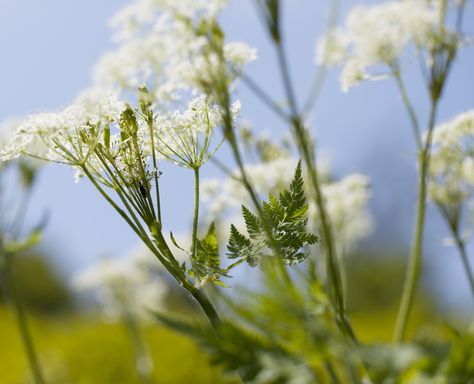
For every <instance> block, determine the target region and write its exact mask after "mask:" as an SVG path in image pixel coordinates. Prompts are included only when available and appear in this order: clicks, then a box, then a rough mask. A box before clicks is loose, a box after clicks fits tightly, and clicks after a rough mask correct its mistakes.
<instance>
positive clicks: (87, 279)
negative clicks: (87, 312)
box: [73, 252, 168, 320]
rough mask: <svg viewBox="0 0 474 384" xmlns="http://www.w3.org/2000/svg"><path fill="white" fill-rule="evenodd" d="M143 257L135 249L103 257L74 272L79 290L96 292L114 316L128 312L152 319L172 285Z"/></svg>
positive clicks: (101, 302) (110, 315)
mask: <svg viewBox="0 0 474 384" xmlns="http://www.w3.org/2000/svg"><path fill="white" fill-rule="evenodd" d="M147 256H150V258H151V257H152V256H151V255H147ZM143 260H144V258H142V257H137V256H136V253H135V252H134V253H132V254H131V255H128V256H127V257H125V258H121V259H103V260H100V262H98V263H96V264H94V265H91V266H90V267H89V268H87V269H85V270H83V271H81V272H79V273H78V274H77V275H76V276H74V278H73V287H74V289H75V290H77V291H78V292H85V291H93V292H95V297H96V299H97V300H98V302H99V303H100V305H101V309H102V310H103V312H104V315H105V316H106V317H107V318H108V319H110V320H118V319H120V318H122V317H123V316H125V315H128V314H132V315H134V316H138V317H140V318H141V319H144V320H148V319H150V311H152V310H157V309H161V308H162V307H163V306H164V299H165V297H166V294H167V292H168V287H167V284H166V282H165V281H164V280H163V279H162V277H160V275H159V274H158V273H157V272H158V271H159V269H155V268H150V265H152V264H149V263H143ZM156 264H157V265H159V263H158V262H157V263H156Z"/></svg>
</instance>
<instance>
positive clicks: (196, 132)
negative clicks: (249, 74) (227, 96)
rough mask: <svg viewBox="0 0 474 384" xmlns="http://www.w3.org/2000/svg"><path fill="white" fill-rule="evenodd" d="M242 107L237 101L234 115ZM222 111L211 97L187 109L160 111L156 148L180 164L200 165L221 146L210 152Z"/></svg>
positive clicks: (192, 104) (200, 98)
mask: <svg viewBox="0 0 474 384" xmlns="http://www.w3.org/2000/svg"><path fill="white" fill-rule="evenodd" d="M239 110H240V102H238V101H237V102H236V103H234V104H233V106H232V108H231V113H232V116H233V118H235V117H236V116H237V114H238V112H239ZM223 114H224V112H223V111H222V109H221V108H220V107H218V106H217V105H215V104H212V103H211V100H210V98H209V97H208V96H200V97H198V98H195V99H193V100H192V101H191V102H190V103H189V104H188V108H187V109H186V110H185V111H184V112H179V111H175V112H171V113H161V114H158V115H157V117H156V120H155V125H156V129H155V131H154V136H155V142H156V150H157V151H158V152H159V153H160V154H161V155H162V156H164V157H165V158H167V159H169V160H170V161H172V162H173V163H175V164H177V165H180V166H182V167H185V168H199V167H200V166H201V165H203V164H204V163H205V162H206V161H207V160H208V159H209V158H210V157H211V156H212V155H213V154H214V153H215V152H216V151H217V149H218V148H219V146H220V144H218V145H217V146H216V147H215V148H214V149H213V150H212V151H210V146H211V143H212V138H213V135H214V128H215V127H216V126H219V125H221V124H222V123H223V118H224V116H223Z"/></svg>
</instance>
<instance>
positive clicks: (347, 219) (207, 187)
mask: <svg viewBox="0 0 474 384" xmlns="http://www.w3.org/2000/svg"><path fill="white" fill-rule="evenodd" d="M296 164H297V161H296V159H294V158H292V157H281V158H276V159H274V160H271V161H268V162H264V163H259V164H252V165H246V166H245V169H246V171H247V174H248V177H249V179H250V181H251V182H252V183H253V185H254V186H255V189H256V190H257V192H258V193H259V194H260V195H261V196H264V195H265V194H268V193H271V192H272V193H275V192H278V191H279V190H281V189H282V188H284V187H287V186H288V184H289V183H290V181H291V178H292V176H293V174H294V171H295V168H296ZM318 171H319V174H320V177H321V180H322V181H323V194H324V197H325V201H326V208H327V212H328V215H329V218H330V220H331V224H332V226H333V229H334V235H335V239H336V240H337V243H338V244H339V245H340V246H341V247H342V249H343V250H348V249H349V247H350V246H351V245H353V244H354V243H355V242H356V241H358V240H360V239H362V238H364V237H365V236H367V235H368V234H369V233H370V231H371V230H372V218H371V215H370V213H369V211H368V201H369V198H370V187H369V180H368V178H367V177H365V176H363V175H359V174H352V175H349V176H347V177H345V178H343V179H342V180H340V181H337V182H332V181H330V178H329V167H328V166H327V164H324V163H322V164H319V166H318ZM239 175H240V174H239V172H238V171H236V172H234V174H233V177H228V178H227V179H225V180H221V179H207V180H204V181H203V183H202V193H203V197H204V201H206V202H207V209H208V212H209V214H208V217H209V220H213V219H215V218H221V219H225V220H224V224H225V223H227V222H228V221H231V222H232V223H233V224H234V225H236V226H237V227H239V225H242V227H243V221H242V219H241V214H240V208H241V206H242V204H244V205H247V206H249V207H250V206H251V204H252V203H251V201H250V199H249V196H248V192H247V191H246V189H245V188H244V186H243V185H242V183H241V181H239V179H238V178H239ZM309 201H310V204H309V205H310V211H309V212H310V221H311V223H312V224H313V225H314V227H315V229H316V228H317V227H319V220H318V211H317V209H316V207H315V205H314V203H313V201H312V200H311V199H309Z"/></svg>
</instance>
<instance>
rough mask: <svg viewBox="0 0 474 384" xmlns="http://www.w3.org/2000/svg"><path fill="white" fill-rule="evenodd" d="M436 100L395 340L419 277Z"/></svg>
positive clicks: (424, 152)
mask: <svg viewBox="0 0 474 384" xmlns="http://www.w3.org/2000/svg"><path fill="white" fill-rule="evenodd" d="M436 111H437V101H436V100H432V103H431V111H430V119H429V123H428V134H427V137H426V143H425V145H424V147H423V148H422V150H421V151H420V153H419V155H418V164H419V167H420V177H419V181H418V203H417V214H416V222H415V231H414V234H413V247H412V250H411V253H410V259H409V262H408V267H407V272H406V276H405V283H404V285H403V293H402V299H401V303H400V309H399V312H398V316H397V321H396V325H395V334H394V339H395V341H397V342H399V341H401V340H403V338H404V336H405V332H406V326H407V323H408V318H409V316H410V313H411V310H412V307H413V301H414V298H415V293H416V289H417V287H418V282H419V279H420V271H421V256H422V249H423V229H424V223H425V211H426V195H427V187H428V169H429V160H430V150H431V140H432V133H433V129H434V125H435V120H436Z"/></svg>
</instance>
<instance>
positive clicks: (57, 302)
mask: <svg viewBox="0 0 474 384" xmlns="http://www.w3.org/2000/svg"><path fill="white" fill-rule="evenodd" d="M13 276H14V278H15V281H16V285H17V288H18V292H19V294H20V295H21V297H22V301H23V303H24V305H25V306H26V307H27V308H28V309H29V310H32V311H35V312H41V313H59V312H65V311H68V310H70V309H72V306H73V301H72V297H71V294H70V293H69V290H68V289H67V287H66V286H65V283H64V281H63V280H62V278H61V277H60V276H59V275H58V273H57V271H56V270H55V269H54V267H53V266H51V265H50V263H49V262H48V261H47V259H46V258H45V256H43V255H40V254H37V253H28V254H20V255H15V257H14V261H13ZM1 285H2V275H1V274H0V286H1ZM4 301H5V295H0V302H4Z"/></svg>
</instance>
